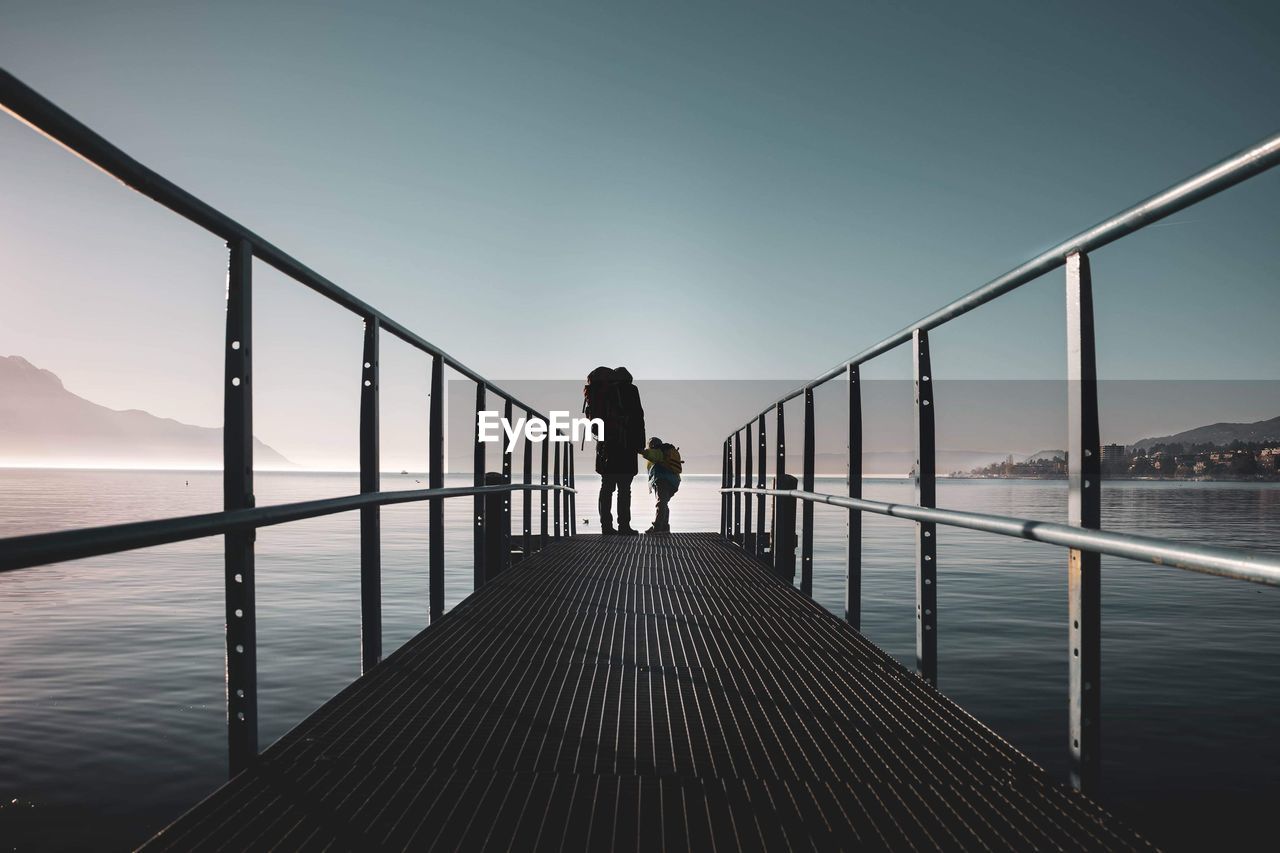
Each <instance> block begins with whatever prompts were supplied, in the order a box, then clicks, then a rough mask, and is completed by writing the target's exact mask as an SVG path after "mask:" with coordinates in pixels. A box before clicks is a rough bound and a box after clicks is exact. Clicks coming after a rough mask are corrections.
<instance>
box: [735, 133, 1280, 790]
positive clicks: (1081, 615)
mask: <svg viewBox="0 0 1280 853" xmlns="http://www.w3.org/2000/svg"><path fill="white" fill-rule="evenodd" d="M1277 163H1280V135H1275V136H1272V137H1270V138H1268V139H1265V140H1263V141H1262V142H1259V143H1258V144H1257V145H1254V146H1251V147H1250V148H1246V149H1245V150H1243V151H1241V152H1239V153H1238V154H1235V155H1234V156H1231V157H1228V158H1227V159H1226V160H1223V161H1222V162H1221V163H1218V164H1217V165H1215V166H1213V167H1211V168H1209V169H1206V170H1205V171H1203V172H1200V173H1199V174H1196V175H1193V176H1192V177H1190V178H1188V179H1187V180H1185V181H1182V182H1181V183H1178V184H1175V185H1174V186H1172V187H1170V188H1169V189H1167V190H1165V191H1164V192H1162V193H1159V194H1158V195H1154V196H1152V197H1151V198H1149V199H1147V200H1146V201H1143V202H1141V203H1140V204H1137V205H1134V206H1133V207H1131V208H1129V209H1128V210H1125V211H1123V212H1121V213H1119V214H1117V215H1116V216H1113V217H1111V218H1110V219H1107V220H1105V221H1103V222H1100V223H1099V224H1097V225H1095V226H1093V227H1092V228H1089V229H1087V230H1085V231H1082V232H1080V233H1079V234H1077V235H1075V236H1074V237H1071V238H1070V239H1068V240H1065V241H1063V242H1062V243H1060V244H1058V245H1057V246H1055V247H1053V248H1052V249H1049V250H1048V251H1046V252H1044V253H1042V254H1040V255H1038V256H1037V257H1035V258H1033V259H1031V260H1029V261H1027V262H1026V263H1024V264H1022V265H1021V266H1019V267H1016V268H1015V269H1012V270H1010V271H1009V272H1007V273H1005V274H1004V275H1002V276H1000V277H999V278H996V279H993V280H992V281H990V282H988V283H987V284H985V285H983V286H982V287H979V288H978V289H977V290H974V291H973V292H971V293H969V294H967V295H966V296H963V297H961V298H960V299H957V300H956V301H954V302H952V303H950V304H949V305H946V306H945V307H943V308H940V309H938V310H937V311H935V312H933V313H932V314H929V315H928V316H926V317H923V318H921V319H920V320H919V321H917V322H915V323H913V324H912V325H910V326H908V327H906V328H905V329H902V330H900V331H898V332H896V333H895V334H893V335H890V336H889V337H887V338H885V339H884V340H882V341H880V342H879V343H876V344H874V345H872V346H870V347H868V348H867V349H865V350H863V351H862V352H860V353H858V354H857V355H855V356H853V357H852V358H850V359H848V360H847V361H845V362H843V363H842V364H839V365H837V366H836V367H833V368H832V369H830V370H828V371H826V372H825V373H823V374H821V375H820V376H818V377H817V378H816V379H814V380H812V381H810V382H808V383H806V384H804V385H802V386H800V387H799V388H796V389H795V390H793V391H791V392H790V393H788V394H786V395H784V396H783V397H782V398H781V399H779V400H777V401H775V402H773V403H771V404H770V405H769V406H768V407H766V408H765V409H764V410H763V411H762V412H761V413H760V414H759V415H757V416H756V417H755V418H752V419H751V420H750V421H748V422H747V423H746V424H744V425H743V426H741V427H739V428H738V429H737V430H735V431H734V432H732V433H730V435H729V436H728V437H727V438H726V439H725V442H724V446H723V454H722V459H723V467H722V473H721V486H722V487H721V494H722V500H721V513H720V528H721V534H722V535H723V536H724V537H725V538H727V539H730V540H731V541H734V542H737V543H738V544H740V545H741V546H742V547H744V548H747V549H749V550H751V551H752V552H754V553H755V554H756V555H757V556H758V557H760V558H762V559H767V560H768V561H769V562H770V563H771V565H772V566H773V567H774V569H775V571H777V572H778V573H779V574H780V575H782V576H783V577H784V578H786V579H788V580H790V581H792V582H794V574H795V550H794V549H795V514H794V513H795V509H794V507H795V502H796V501H800V502H802V507H803V508H802V513H801V520H800V537H799V547H800V589H801V591H802V592H804V593H806V594H808V595H812V593H813V541H814V538H813V507H814V504H815V503H826V504H831V505H833V506H839V507H844V508H846V509H847V510H848V511H849V512H848V544H847V554H846V560H845V618H846V620H847V621H848V622H849V624H850V625H852V626H853V627H854V628H860V625H861V617H860V612H861V588H862V545H861V542H862V519H861V513H863V512H872V513H878V514H881V515H888V516H893V517H895V518H903V519H907V520H910V521H914V522H915V524H916V530H915V545H916V559H915V574H916V665H917V669H918V671H919V673H920V675H921V676H922V677H923V678H925V679H926V680H928V681H929V682H930V683H932V684H934V685H935V686H936V685H937V666H938V661H937V650H938V608H937V589H938V586H937V581H938V560H937V556H938V555H937V540H936V536H935V532H936V526H937V525H939V524H942V525H947V526H952V527H962V528H967V529H970V530H978V531H983V532H987V533H995V534H999V535H1002V536H1012V537H1016V538H1020V539H1028V540H1032V541H1036V542H1044V543H1048V544H1051V545H1057V546H1060V547H1063V548H1067V549H1069V556H1068V560H1067V577H1068V590H1069V592H1068V617H1067V618H1068V649H1069V654H1068V661H1069V667H1070V670H1069V671H1070V675H1069V684H1068V693H1069V706H1070V713H1069V748H1070V754H1071V780H1072V784H1073V785H1074V786H1075V787H1076V788H1078V789H1083V790H1086V791H1088V790H1093V789H1095V788H1096V786H1097V783H1098V775H1099V766H1100V758H1101V745H1102V741H1101V728H1102V726H1101V719H1100V713H1099V712H1100V696H1101V684H1100V674H1101V667H1100V661H1101V578H1100V558H1101V555H1102V554H1108V555H1112V556H1116V557H1124V558H1126V559H1130V560H1140V561H1145V562H1150V563H1155V564H1157V565H1167V566H1172V567H1175V568H1179V569H1186V570H1189V571H1195V572H1205V573H1208V574H1214V575H1221V576H1224V577H1230V578H1238V579H1242V580H1247V581H1252V582H1255V583H1263V584H1271V585H1277V586H1280V558H1277V557H1274V556H1270V555H1267V554H1262V553H1257V552H1253V551H1247V550H1243V549H1238V548H1226V547H1217V546H1209V545H1189V544H1184V543H1179V542H1174V541H1171V540H1167V539H1157V538H1153V537H1148V536H1138V535H1134V534H1129V533H1119V532H1112V531H1103V530H1101V526H1102V525H1101V521H1102V518H1101V517H1102V502H1101V482H1100V479H1101V467H1100V463H1101V448H1100V441H1099V431H1098V389H1097V370H1096V361H1095V347H1094V324H1093V293H1092V281H1091V277H1090V272H1089V253H1090V252H1092V251H1094V250H1096V249H1099V248H1101V247H1103V246H1106V245H1107V244H1109V243H1112V242H1114V241H1116V240H1118V239H1120V238H1121V237H1124V236H1126V235H1128V234H1131V233H1133V232H1134V231H1137V230H1138V229H1140V228H1142V227H1144V226H1146V225H1149V224H1151V223H1152V222H1156V221H1157V220H1160V219H1163V218H1164V217H1166V216H1169V215H1170V214H1172V213H1175V212H1177V211H1179V210H1182V209H1184V208H1186V207H1189V206H1190V205H1193V204H1195V203H1196V202H1199V201H1201V200H1203V199H1205V198H1208V197H1209V196H1212V195H1214V194H1216V193H1219V192H1221V191H1222V190H1224V189H1227V188H1228V187H1230V186H1233V185H1235V184H1238V183H1240V182H1241V181H1244V180H1246V179H1247V178H1250V177H1252V176H1254V175H1257V174H1259V173H1261V172H1263V171H1265V170H1267V169H1270V168H1271V167H1273V166H1275V165H1276V164H1277ZM1058 267H1065V268H1066V314H1067V388H1068V407H1067V408H1068V422H1067V429H1068V451H1067V453H1068V461H1067V465H1068V481H1069V503H1068V519H1069V523H1068V524H1054V523H1049V522H1043V521H1035V520H1033V519H1028V518H1013V517H1007V516H996V515H984V514H979V513H972V512H959V511H956V510H948V509H938V508H937V499H936V486H937V472H936V463H935V458H936V447H935V442H934V413H935V408H936V407H935V406H934V397H933V382H932V377H933V369H932V367H931V364H930V361H931V359H930V352H929V332H930V331H931V330H932V329H935V328H937V327H938V326H941V325H942V324H944V323H946V322H948V321H950V320H954V319H955V318H957V317H959V316H961V315H962V314H966V313H968V312H969V311H972V310H973V309H975V308H977V307H979V306H981V305H983V304H985V303H987V302H990V301H991V300H993V299H996V298H998V297H1000V296H1002V295H1004V294H1006V293H1008V292H1010V291H1012V290H1014V289H1016V288H1018V287H1021V286H1022V285H1024V284H1026V283H1028V282H1030V281H1032V280H1034V279H1036V278H1038V277H1040V276H1042V275H1044V274H1045V273H1048V272H1051V271H1053V270H1055V269H1057V268H1058ZM908 342H909V343H911V345H912V372H913V378H914V384H915V444H916V464H915V473H914V482H915V491H916V503H915V505H903V504H891V503H883V502H879V501H869V500H863V499H862V439H863V436H862V396H861V387H860V376H859V367H860V365H862V364H864V363H865V362H867V361H870V360H871V359H873V358H875V357H876V356H879V355H883V354H885V353H887V352H889V351H890V350H893V349H895V348H897V347H899V346H901V345H902V344H905V343H908ZM841 376H843V377H844V378H845V383H846V386H847V390H848V458H847V477H846V484H847V494H846V495H832V494H819V493H817V492H815V491H814V455H815V447H814V444H815V441H814V409H813V392H814V389H815V388H818V387H819V386H821V385H823V384H825V383H826V382H829V381H831V380H832V379H836V378H837V377H841ZM800 396H803V397H804V447H803V456H802V458H803V471H802V481H801V482H800V483H798V484H797V481H796V478H795V477H792V476H790V475H788V474H787V473H786V425H785V419H784V413H785V406H786V403H787V402H788V401H790V400H792V399H795V398H796V397H800ZM771 411H772V412H774V413H775V415H776V425H775V430H776V436H775V441H774V445H775V448H774V456H775V463H774V466H775V467H774V475H775V478H776V482H775V487H774V488H768V487H767V485H768V483H767V464H766V460H767V457H768V450H769V446H768V442H767V440H766V428H767V427H766V421H765V418H766V416H767V415H768V414H769V413H770V412H771ZM753 429H754V431H755V438H756V441H754V442H753ZM744 438H745V441H744ZM744 444H745V448H746V450H745V469H746V470H745V480H744V471H743V468H744V465H743V462H744V452H743V446H744ZM753 444H754V445H755V449H756V458H755V459H754V460H753V458H752V448H753ZM753 461H754V464H755V466H756V483H755V485H754V486H753V485H752V484H751V478H752V466H753ZM796 485H799V488H796V487H795V486H796ZM753 496H754V497H755V498H757V499H758V505H757V507H756V513H755V533H754V534H753V533H752V513H751V508H752V507H751V501H752V498H753ZM770 497H772V498H773V499H774V512H773V525H772V526H773V530H772V533H771V534H769V533H766V532H765V521H766V507H765V501H766V500H767V499H768V498H770ZM744 510H745V511H744Z"/></svg>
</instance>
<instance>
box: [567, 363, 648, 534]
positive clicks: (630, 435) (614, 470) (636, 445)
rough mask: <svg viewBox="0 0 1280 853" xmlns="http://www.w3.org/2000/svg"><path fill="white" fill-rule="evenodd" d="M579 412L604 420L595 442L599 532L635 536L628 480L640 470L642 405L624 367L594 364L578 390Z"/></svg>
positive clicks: (638, 392)
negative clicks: (615, 499)
mask: <svg viewBox="0 0 1280 853" xmlns="http://www.w3.org/2000/svg"><path fill="white" fill-rule="evenodd" d="M582 395H583V398H584V399H583V403H582V411H583V412H584V413H585V414H586V416H587V417H589V418H600V420H602V421H603V422H604V440H603V441H597V442H596V473H597V474H599V475H600V532H601V533H604V534H610V533H619V534H621V535H623V536H635V535H636V531H635V530H633V529H632V527H631V481H632V480H633V479H634V478H635V476H636V474H638V473H639V472H640V464H639V461H638V460H637V458H636V455H637V454H638V453H640V452H641V451H642V450H644V440H645V428H644V407H643V406H642V405H641V403H640V391H639V390H638V389H637V388H636V386H635V383H634V382H633V381H632V378H631V373H630V372H629V371H628V370H627V369H626V368H625V367H619V368H617V369H615V370H610V369H609V368H607V367H597V368H596V369H595V370H593V371H591V373H589V374H588V375H587V384H586V385H585V386H584V387H583V389H582ZM615 491H616V492H617V493H618V527H617V529H616V530H615V529H614V526H613V513H612V512H611V510H612V508H613V493H614V492H615Z"/></svg>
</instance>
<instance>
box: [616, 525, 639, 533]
mask: <svg viewBox="0 0 1280 853" xmlns="http://www.w3.org/2000/svg"><path fill="white" fill-rule="evenodd" d="M618 535H619V536H639V535H640V533H639V531H636V530H633V529H632V528H631V526H630V525H627V526H625V527H619V528H618Z"/></svg>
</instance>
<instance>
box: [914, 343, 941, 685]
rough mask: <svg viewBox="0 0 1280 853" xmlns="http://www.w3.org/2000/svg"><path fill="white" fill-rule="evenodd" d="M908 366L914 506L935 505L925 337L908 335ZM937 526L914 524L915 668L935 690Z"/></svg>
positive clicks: (930, 379)
mask: <svg viewBox="0 0 1280 853" xmlns="http://www.w3.org/2000/svg"><path fill="white" fill-rule="evenodd" d="M911 337H912V344H913V346H912V356H911V362H912V367H913V369H914V374H915V391H916V394H915V397H916V471H915V486H916V503H917V504H918V505H919V506H922V507H935V506H937V505H938V498H937V479H936V474H937V472H936V465H937V459H936V455H935V444H934V423H933V371H932V368H931V367H930V362H929V333H928V332H927V331H925V330H924V329H916V330H915V332H914V333H913V334H912V336H911ZM936 534H937V526H936V525H935V524H934V523H933V522H925V521H921V522H916V668H917V670H919V672H920V676H921V677H922V678H924V680H925V681H927V682H929V683H930V684H932V685H933V686H934V687H937V686H938V561H937V547H938V543H937V535H936Z"/></svg>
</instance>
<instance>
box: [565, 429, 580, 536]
mask: <svg viewBox="0 0 1280 853" xmlns="http://www.w3.org/2000/svg"><path fill="white" fill-rule="evenodd" d="M565 458H566V459H568V460H569V482H568V483H567V485H568V486H569V488H571V489H576V488H577V483H578V457H577V454H575V453H574V452H573V445H572V444H567V445H565ZM564 500H565V515H566V516H567V518H568V522H569V535H570V536H577V535H578V518H577V514H578V493H577V492H566V493H565V496H564Z"/></svg>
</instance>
